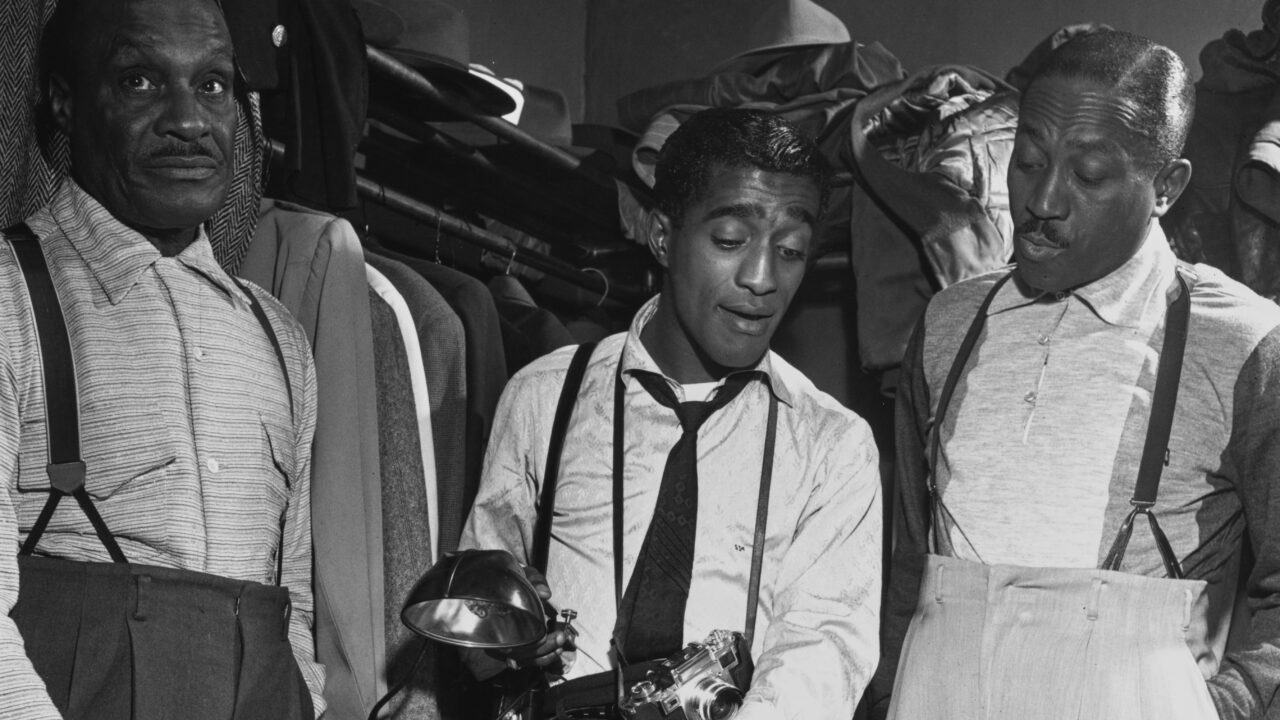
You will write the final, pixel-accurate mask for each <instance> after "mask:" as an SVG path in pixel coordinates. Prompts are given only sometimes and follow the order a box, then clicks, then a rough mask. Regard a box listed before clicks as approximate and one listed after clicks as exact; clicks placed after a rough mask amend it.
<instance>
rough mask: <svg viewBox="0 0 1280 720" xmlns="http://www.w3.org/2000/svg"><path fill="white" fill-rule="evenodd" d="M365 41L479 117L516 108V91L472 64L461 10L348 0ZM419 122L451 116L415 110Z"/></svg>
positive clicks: (431, 0) (435, 2) (408, 1)
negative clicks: (419, 118)
mask: <svg viewBox="0 0 1280 720" xmlns="http://www.w3.org/2000/svg"><path fill="white" fill-rule="evenodd" d="M351 5H352V7H353V8H355V11H356V14H358V15H359V16H360V23H361V25H362V26H363V28H364V37H365V41H366V42H367V43H369V44H370V45H372V46H374V47H376V48H379V49H381V50H385V51H386V53H387V54H388V55H390V56H392V57H394V58H395V59H397V60H399V61H400V62H402V63H404V64H405V65H408V66H409V67H411V68H413V69H415V70H417V71H418V72H420V73H422V75H423V76H424V77H426V78H427V79H428V80H430V81H431V82H432V83H434V84H436V85H437V86H440V87H441V89H443V90H445V91H446V92H449V93H450V94H452V95H454V96H457V97H461V98H462V99H463V100H465V101H466V102H467V103H469V104H470V105H471V107H473V108H474V109H475V110H476V111H477V112H479V113H481V114H483V115H495V116H498V115H505V114H507V113H510V112H512V111H513V110H515V109H516V107H517V105H518V99H519V97H520V90H519V89H518V88H516V87H514V86H512V85H511V84H510V83H507V82H504V81H503V80H502V79H501V78H498V77H496V76H495V75H494V74H493V73H492V72H488V71H487V70H482V69H477V67H473V66H472V63H471V31H470V27H469V26H468V24H467V18H466V16H465V15H464V14H463V13H462V11H461V10H459V9H457V8H455V7H453V6H452V5H450V4H448V3H445V2H441V1H440V0H352V3H351ZM416 109H417V111H418V112H416V113H415V114H417V115H419V117H421V119H424V120H436V119H441V120H443V119H448V118H450V117H454V116H453V115H451V114H450V113H448V111H447V110H446V109H444V108H429V107H426V106H425V104H419V106H418V107H417V108H416Z"/></svg>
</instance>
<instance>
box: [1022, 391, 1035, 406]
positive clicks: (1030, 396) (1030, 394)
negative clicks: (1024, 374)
mask: <svg viewBox="0 0 1280 720" xmlns="http://www.w3.org/2000/svg"><path fill="white" fill-rule="evenodd" d="M1022 399H1023V400H1026V401H1027V402H1029V403H1034V402H1035V401H1036V391H1035V390H1030V391H1028V392H1027V394H1026V395H1023V396H1022Z"/></svg>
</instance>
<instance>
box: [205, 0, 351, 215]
mask: <svg viewBox="0 0 1280 720" xmlns="http://www.w3.org/2000/svg"><path fill="white" fill-rule="evenodd" d="M221 2H222V3H223V4H224V5H226V6H227V7H228V9H227V18H228V21H229V23H231V26H230V30H231V34H232V38H233V39H234V41H235V46H236V55H237V57H239V56H241V55H243V56H244V57H245V62H244V64H245V66H246V69H247V70H249V71H250V73H249V74H248V76H247V77H248V80H249V84H250V85H251V86H252V87H253V88H254V89H255V90H259V89H260V90H263V105H264V108H265V119H266V128H267V132H268V134H270V135H271V137H273V138H275V139H277V140H281V141H282V142H284V144H285V160H284V169H283V172H284V188H285V189H286V191H287V192H288V193H289V198H290V199H297V200H299V201H302V202H305V203H307V204H309V205H314V206H317V207H324V208H328V209H331V210H345V209H348V208H352V207H355V204H356V169H355V155H356V145H358V144H359V142H360V138H361V136H362V134H363V132H364V121H365V112H366V108H367V106H368V104H369V70H368V66H367V64H366V62H365V48H364V38H363V36H362V34H361V32H360V20H359V18H358V17H357V16H356V13H355V11H354V10H353V9H352V8H351V3H350V2H349V1H348V0H271V1H270V2H266V3H263V2H260V1H259V0H221ZM272 10H274V12H271V11H272ZM272 20H275V21H276V24H275V25H272V24H271V23H272ZM281 50H283V52H280V51H281ZM272 88H274V89H272Z"/></svg>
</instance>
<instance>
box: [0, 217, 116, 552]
mask: <svg viewBox="0 0 1280 720" xmlns="http://www.w3.org/2000/svg"><path fill="white" fill-rule="evenodd" d="M5 235H7V236H8V237H9V240H10V245H11V246H12V247H13V252H14V256H15V257H16V258H17V259H18V267H19V268H20V269H21V270H22V276H23V279H24V280H25V281H26V284H27V294H28V295H29V296H30V298H31V310H32V314H33V315H34V317H35V324H36V336H37V337H38V338H39V341H40V350H39V352H40V364H41V371H42V372H43V376H44V410H45V428H46V437H47V443H48V456H49V464H48V465H46V466H45V471H46V472H47V473H48V475H49V486H50V491H49V499H48V500H46V501H45V504H44V508H43V509H42V510H41V511H40V516H39V517H38V518H36V523H35V525H34V526H32V528H31V532H29V533H28V534H27V539H26V542H24V543H23V545H22V549H21V550H19V554H20V555H30V554H31V553H32V552H34V551H35V549H36V545H37V543H39V542H40V538H41V536H43V535H44V531H45V528H47V527H48V525H49V519H50V518H52V517H53V511H54V510H55V509H56V508H57V507H58V501H59V500H61V499H62V496H63V495H71V496H73V497H75V499H76V502H78V503H79V504H80V507H81V509H83V510H84V514H85V515H86V516H88V518H89V522H90V523H91V524H92V525H93V529H94V532H96V533H97V535H98V539H99V540H101V541H102V544H103V545H104V546H105V547H106V549H107V552H108V553H109V554H110V555H111V559H112V560H113V561H115V562H119V563H122V562H125V556H124V553H123V552H121V551H120V546H119V544H117V543H116V540H115V538H114V537H112V536H111V532H110V531H109V530H107V525H106V523H105V522H103V520H102V516H101V515H99V514H98V510H97V508H95V507H94V505H93V501H92V500H90V498H89V493H88V492H87V491H86V490H85V489H84V479H85V465H84V461H83V460H82V459H81V458H80V407H79V393H78V392H77V389H76V371H75V363H74V361H73V359H72V355H71V340H70V337H69V336H68V334H67V323H66V319H65V318H64V317H63V315H62V307H61V305H60V304H59V303H58V293H57V291H56V289H55V288H54V287H53V278H52V277H51V276H50V275H49V266H48V264H47V263H46V261H45V258H44V252H43V251H42V250H41V249H40V243H39V241H37V240H36V237H35V234H34V233H32V232H31V228H29V227H27V225H26V224H25V223H23V224H19V225H16V226H14V227H12V228H9V229H7V230H6V231H5Z"/></svg>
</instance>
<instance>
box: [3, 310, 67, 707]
mask: <svg viewBox="0 0 1280 720" xmlns="http://www.w3.org/2000/svg"><path fill="white" fill-rule="evenodd" d="M17 388H18V384H17V380H16V377H15V375H14V370H13V364H12V362H11V360H10V355H9V344H8V340H7V337H6V334H5V333H0V484H2V485H3V488H0V717H3V718H11V719H12V720H58V718H60V717H61V715H59V713H58V711H57V709H56V708H55V707H54V706H53V701H51V700H50V699H49V694H48V692H46V691H45V687H44V681H42V680H41V679H40V676H39V675H37V674H36V671H35V668H33V667H32V666H31V661H30V660H29V659H27V653H26V648H25V647H24V646H23V643H22V636H21V635H20V634H19V633H18V627H17V625H16V624H14V622H13V620H12V619H11V618H10V617H9V613H10V612H11V611H12V610H13V606H14V604H15V603H17V601H18V558H17V548H18V517H17V509H16V508H15V507H14V502H13V499H14V496H15V494H16V488H17V484H18V431H19V427H20V422H21V420H20V418H19V414H18V391H17Z"/></svg>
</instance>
